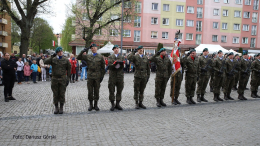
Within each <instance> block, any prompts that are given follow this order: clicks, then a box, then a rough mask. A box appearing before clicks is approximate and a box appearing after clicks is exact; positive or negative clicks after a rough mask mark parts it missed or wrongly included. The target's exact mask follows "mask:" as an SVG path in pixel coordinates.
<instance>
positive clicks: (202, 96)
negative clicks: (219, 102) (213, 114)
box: [201, 94, 208, 102]
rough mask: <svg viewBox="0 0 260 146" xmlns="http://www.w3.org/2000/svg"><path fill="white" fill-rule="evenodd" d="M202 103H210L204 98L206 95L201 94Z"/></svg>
mask: <svg viewBox="0 0 260 146" xmlns="http://www.w3.org/2000/svg"><path fill="white" fill-rule="evenodd" d="M201 101H204V102H208V100H207V99H205V98H204V94H201Z"/></svg>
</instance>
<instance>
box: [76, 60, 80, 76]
mask: <svg viewBox="0 0 260 146" xmlns="http://www.w3.org/2000/svg"><path fill="white" fill-rule="evenodd" d="M78 79H79V61H78V60H77V59H76V81H78Z"/></svg>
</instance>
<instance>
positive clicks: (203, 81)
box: [197, 48, 211, 102]
mask: <svg viewBox="0 0 260 146" xmlns="http://www.w3.org/2000/svg"><path fill="white" fill-rule="evenodd" d="M208 54H209V50H208V48H205V49H203V55H202V56H200V57H199V66H200V74H199V81H198V82H197V84H198V87H197V102H201V101H204V102H208V100H206V99H205V98H204V94H205V91H206V88H207V85H208V82H209V77H210V71H209V69H210V66H211V60H210V58H209V57H208Z"/></svg>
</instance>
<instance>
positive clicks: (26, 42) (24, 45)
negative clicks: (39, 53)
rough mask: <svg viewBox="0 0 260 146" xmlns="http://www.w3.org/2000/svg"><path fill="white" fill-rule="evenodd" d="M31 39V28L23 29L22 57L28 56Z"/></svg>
mask: <svg viewBox="0 0 260 146" xmlns="http://www.w3.org/2000/svg"><path fill="white" fill-rule="evenodd" d="M29 37H30V29H29V28H26V27H24V28H21V45H20V57H22V55H23V54H25V55H26V56H27V52H28V47H29Z"/></svg>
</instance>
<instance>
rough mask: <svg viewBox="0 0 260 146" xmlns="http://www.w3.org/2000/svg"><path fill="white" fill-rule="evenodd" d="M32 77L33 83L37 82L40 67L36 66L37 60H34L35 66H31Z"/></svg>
mask: <svg viewBox="0 0 260 146" xmlns="http://www.w3.org/2000/svg"><path fill="white" fill-rule="evenodd" d="M31 70H32V75H33V83H37V82H36V76H37V73H38V65H37V64H36V60H33V64H32V65H31Z"/></svg>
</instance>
